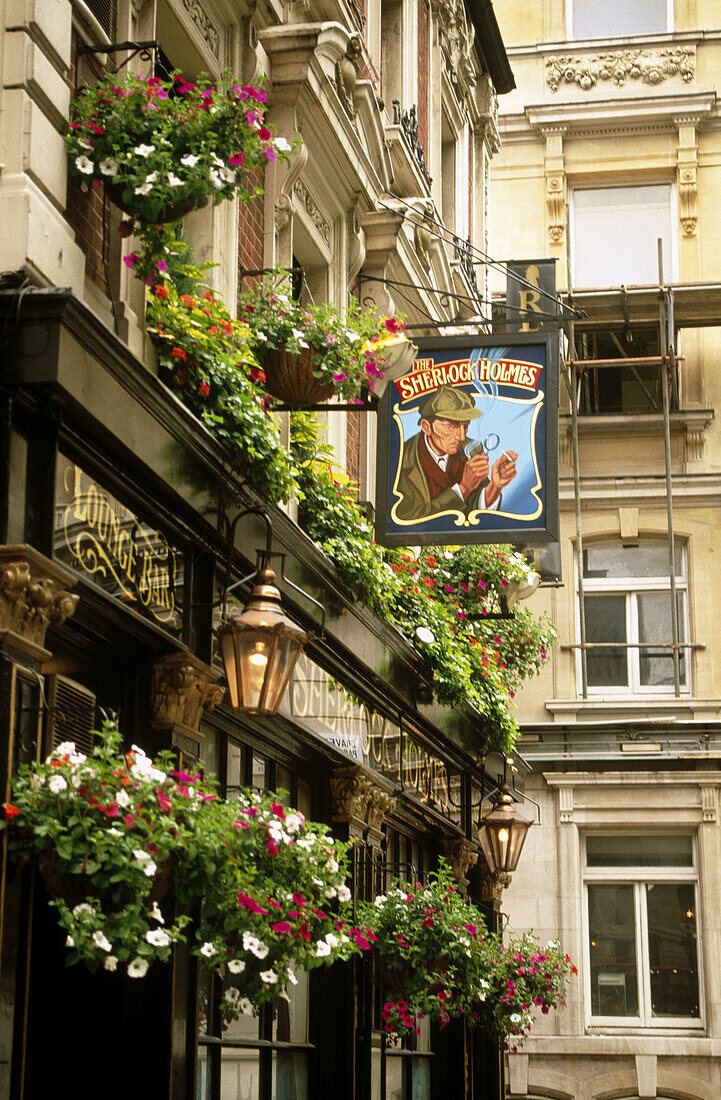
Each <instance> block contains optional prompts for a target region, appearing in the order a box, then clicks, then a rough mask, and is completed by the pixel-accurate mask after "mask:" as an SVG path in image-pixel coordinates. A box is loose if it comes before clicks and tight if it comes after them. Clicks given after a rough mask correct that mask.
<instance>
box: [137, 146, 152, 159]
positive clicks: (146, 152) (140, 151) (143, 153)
mask: <svg viewBox="0 0 721 1100" xmlns="http://www.w3.org/2000/svg"><path fill="white" fill-rule="evenodd" d="M133 152H134V153H136V154H137V156H139V157H149V156H150V154H151V153H154V152H155V146H154V145H136V146H135V149H134V150H133Z"/></svg>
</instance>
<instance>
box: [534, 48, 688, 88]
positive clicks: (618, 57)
mask: <svg viewBox="0 0 721 1100" xmlns="http://www.w3.org/2000/svg"><path fill="white" fill-rule="evenodd" d="M675 76H679V77H681V79H682V80H683V81H684V82H685V83H686V84H690V83H691V82H692V81H693V80H695V79H696V50H695V48H694V47H693V46H674V47H671V48H669V49H665V50H614V51H611V52H608V53H599V54H584V55H582V56H578V57H573V56H572V55H566V56H564V57H549V58H548V59H547V60H546V83H547V84H548V87H549V88H550V89H551V91H552V92H557V91H558V89H559V88H560V87H561V85H563V84H576V85H578V87H579V88H581V89H582V91H584V92H587V91H590V90H591V88H594V87H595V86H596V84H597V83H598V82H599V81H609V82H611V83H613V84H615V85H616V86H617V87H619V88H620V87H623V85H624V84H626V82H627V81H634V80H635V81H638V82H640V83H641V84H649V85H651V86H653V85H656V84H663V83H664V81H666V80H669V79H670V78H671V77H675Z"/></svg>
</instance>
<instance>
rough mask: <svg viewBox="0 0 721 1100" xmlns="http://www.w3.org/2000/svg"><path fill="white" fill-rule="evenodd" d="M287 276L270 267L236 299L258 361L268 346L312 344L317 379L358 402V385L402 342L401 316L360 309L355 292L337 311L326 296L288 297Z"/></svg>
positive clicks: (377, 373) (295, 349)
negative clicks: (307, 300) (311, 300)
mask: <svg viewBox="0 0 721 1100" xmlns="http://www.w3.org/2000/svg"><path fill="white" fill-rule="evenodd" d="M287 280H288V276H287V273H286V272H285V271H283V270H282V269H281V268H276V269H275V270H274V271H273V272H272V273H270V274H269V275H266V276H264V278H263V280H262V282H261V283H260V284H259V285H258V286H257V287H256V288H255V289H253V290H250V291H247V292H246V293H245V294H242V295H241V297H240V299H239V302H238V306H239V313H240V315H241V316H244V317H245V320H246V322H247V324H248V326H249V328H250V329H251V338H250V339H251V346H252V348H253V350H254V351H255V352H256V354H257V355H258V356H259V357H260V359H261V362H263V361H264V360H265V359H266V358H267V354H268V351H269V350H273V349H280V348H283V349H285V350H286V351H287V352H290V353H291V354H292V355H299V354H301V353H302V352H303V351H307V350H312V356H313V375H314V377H315V378H316V379H317V380H318V382H319V383H320V384H321V385H327V386H328V387H329V388H331V389H332V390H334V391H335V392H336V393H338V394H341V395H342V396H344V397H347V398H349V399H351V400H352V399H356V400H358V401H359V402H360V398H359V397H358V395H359V393H360V390H361V386H363V385H365V386H368V388H369V389H370V390H371V392H372V391H373V389H374V388H375V383H376V380H377V379H379V378H383V375H384V369H385V368H386V364H387V362H388V361H389V359H390V358H391V357H392V356H393V355H394V353H395V351H396V350H398V349H399V348H401V347H403V346H404V345H405V344H406V343H407V341H406V338H405V336H404V335H403V331H404V329H405V323H404V321H403V320H400V319H398V318H396V317H384V316H382V315H381V314H380V313H378V312H377V311H376V310H368V309H363V308H362V307H361V305H360V303H359V302H358V301H357V300H356V299H355V298H351V300H350V302H349V303H348V306H347V308H346V309H345V310H343V311H340V310H338V309H336V307H335V306H333V305H331V304H330V303H328V302H325V303H323V304H322V305H317V306H316V305H309V306H308V307H306V306H303V305H301V303H300V302H298V301H295V300H294V299H293V298H291V296H290V294H289V293H288V287H287Z"/></svg>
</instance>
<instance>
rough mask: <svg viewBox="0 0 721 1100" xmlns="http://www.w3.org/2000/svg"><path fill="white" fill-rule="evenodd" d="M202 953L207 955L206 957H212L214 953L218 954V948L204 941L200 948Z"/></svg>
mask: <svg viewBox="0 0 721 1100" xmlns="http://www.w3.org/2000/svg"><path fill="white" fill-rule="evenodd" d="M200 954H201V955H205V957H206V959H212V958H213V956H214V955H217V954H218V949H217V947H215V945H214V944H212V943H204V944H203V946H202V947H201V949H200Z"/></svg>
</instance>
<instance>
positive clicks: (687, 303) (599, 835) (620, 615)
mask: <svg viewBox="0 0 721 1100" xmlns="http://www.w3.org/2000/svg"><path fill="white" fill-rule="evenodd" d="M499 19H500V21H501V25H502V29H503V32H504V35H505V36H506V41H507V43H508V44H509V55H510V57H511V60H512V64H513V68H514V73H515V75H516V78H517V82H518V88H517V91H515V92H514V93H513V94H512V95H510V96H508V97H506V98H505V99H504V100H503V104H502V109H501V118H500V122H499V130H500V133H501V138H502V150H501V153H500V154H499V156H498V158H497V159H496V160H495V161H494V166H493V183H492V195H493V202H494V226H493V233H492V251H494V252H495V254H499V255H514V256H528V257H535V258H545V259H555V261H556V264H555V268H556V274H557V284H558V286H559V288H561V289H562V290H563V291H564V293H563V295H562V296H563V297H564V300H565V301H566V302H568V303H570V304H572V305H573V306H574V307H576V308H577V309H578V310H579V311H581V312H580V313H579V314H578V315H577V316H576V319H575V324H574V326H573V328H574V331H573V333H570V332H569V331H567V333H566V339H565V341H564V355H565V360H566V362H567V364H568V371H569V379H570V385H571V387H572V389H573V392H574V393H575V400H576V403H577V405H576V407H577V413H578V416H577V436H576V439H577V452H578V467H577V470H578V475H579V486H578V489H579V492H578V493H577V492H576V488H575V485H574V428H573V417H572V409H571V400H570V399H569V396H568V391H566V392H565V393H564V394H563V400H562V403H561V409H560V432H559V438H560V456H559V459H560V475H561V486H560V495H561V543H560V553H559V555H558V556H557V561H556V562H555V563H554V565H553V568H552V569H551V572H554V571H555V573H556V574H559V575H560V577H561V582H560V584H559V585H558V586H557V587H553V586H551V585H549V587H547V588H545V589H544V591H543V592H542V593H541V595H540V596H537V597H536V599H535V605H536V609H540V607H541V606H542V605H543V606H545V608H546V610H547V611H548V613H549V614H550V615H551V617H552V619H553V621H554V623H555V625H556V627H557V628H558V632H559V643H558V645H557V647H556V648H555V651H554V653H553V656H552V659H551V661H550V662H549V665H548V667H547V668H546V669H545V670H544V672H543V673H542V675H541V676H540V677H539V679H538V680H537V681H535V682H533V683H531V684H529V685H527V686H526V687H525V688H524V690H523V691H522V693H521V696H520V701H519V718H520V721H521V724H522V732H523V736H522V740H521V743H520V748H521V752H522V753H523V755H524V756H525V758H526V759H527V760H528V761H529V763H530V764H531V765H532V775H531V776H529V778H528V781H527V787H526V789H527V791H528V793H529V795H531V796H532V797H533V798H534V799H535V800H536V801H537V802H538V803H539V814H540V827H536V828H534V829H532V830H531V833H530V835H529V840H528V843H527V847H526V850H525V852H524V859H523V861H522V864H521V866H520V867H519V871H518V873H517V875H516V876H514V880H513V883H512V884H511V886H510V888H509V890H508V892H507V895H506V896H507V906H508V912H509V921H510V924H511V926H513V927H516V928H528V927H533V928H534V929H535V930H536V931H537V932H538V933H540V934H542V935H543V936H545V937H547V938H549V939H551V938H556V937H560V938H561V941H562V944H563V946H564V948H565V950H566V951H567V952H568V953H569V954H570V955H571V956H572V957H573V959H574V960H575V961H576V962H577V964H578V969H579V977H578V980H577V981H576V983H575V985H574V987H573V990H572V994H571V996H570V998H569V1004H568V1008H567V1010H566V1012H565V1013H563V1014H558V1016H557V1018H556V1019H555V1020H554V1021H553V1022H551V1021H550V1020H548V1021H546V1020H542V1021H541V1023H540V1026H539V1029H538V1031H537V1032H535V1033H534V1035H533V1036H532V1038H530V1039H529V1040H528V1041H527V1042H526V1043H525V1044H524V1046H523V1048H522V1050H520V1051H519V1052H517V1053H513V1054H511V1055H510V1057H509V1078H508V1086H507V1089H508V1095H509V1096H511V1097H518V1098H520V1097H526V1098H528V1100H530V1098H534V1100H536V1098H538V1097H541V1096H543V1097H554V1098H559V1100H560V1098H564V1100H565V1098H569V1100H570V1098H573V1100H600V1098H601V1097H611V1096H613V1097H618V1098H621V1097H623V1098H624V1100H631V1098H632V1100H637V1098H644V1100H645V1098H646V1097H659V1098H665V1100H670V1098H676V1097H684V1098H688V1100H691V1098H693V1100H710V1098H711V1097H715V1096H717V1095H719V1092H720V1091H721V1077H720V1076H719V1064H720V1063H719V1050H720V1049H721V1048H720V1046H719V1043H720V1042H721V1017H720V1015H719V1001H720V1000H721V986H719V981H718V967H717V966H716V962H715V958H716V949H717V943H718V937H719V931H720V930H721V926H720V924H719V913H718V896H719V887H720V883H719V827H720V825H719V814H718V792H719V786H720V785H721V771H720V770H719V747H720V741H719V735H720V733H721V724H720V719H721V690H720V688H719V680H718V640H717V636H716V632H715V628H714V625H713V624H714V622H715V621H716V620H717V618H718V614H719V605H718V597H717V593H716V587H715V585H714V583H713V577H714V574H715V564H716V553H717V549H716V542H717V528H718V522H717V516H718V505H719V489H721V481H720V480H719V478H720V475H721V435H720V434H719V426H718V418H717V416H716V409H717V408H718V403H719V397H720V396H721V394H720V391H719V382H718V372H717V371H716V369H715V364H716V361H717V358H718V354H719V350H720V349H721V336H720V334H719V327H718V326H719V324H721V310H720V309H719V296H718V283H719V280H720V279H721V265H720V264H719V256H718V248H717V240H718V217H717V214H716V207H717V204H718V198H719V194H720V193H721V158H720V154H721V125H720V123H719V115H718V101H717V95H718V89H719V83H718V73H719V61H720V59H721V33H720V32H719V12H718V8H717V5H715V4H713V3H710V2H704V0H698V2H696V3H691V2H687V0H674V2H669V3H667V2H666V0H659V2H655V0H649V2H648V3H638V4H627V5H621V4H595V3H591V2H588V0H565V2H564V0H550V2H548V3H544V4H538V5H531V6H529V5H527V4H521V3H515V2H514V0H507V2H506V3H505V4H503V5H502V6H501V5H499ZM659 240H660V241H661V253H662V269H661V270H660V269H659V246H658V241H659ZM660 286H663V287H664V288H665V290H664V292H663V293H661V292H660V290H659V287H660ZM496 291H497V293H498V294H499V295H501V296H502V295H503V293H504V288H502V287H501V286H500V284H499V285H498V286H497V287H496ZM660 306H661V309H662V311H665V313H664V314H662V316H661V317H660V313H659V307H660ZM669 311H671V312H672V317H671V321H670V324H669V317H668V313H669ZM531 325H532V326H533V322H531ZM571 335H572V336H573V338H574V340H573V345H572V344H571V342H570V340H569V339H568V337H569V336H571ZM664 356H665V358H664ZM572 361H575V362H572ZM664 386H667V387H668V389H667V392H668V395H669V430H668V442H667V446H665V442H664V416H663V404H664V402H663V387H664ZM562 392H563V391H562ZM666 455H668V477H669V479H670V483H671V486H672V493H671V497H672V508H671V509H670V511H669V509H668V496H669V494H668V493H667V463H666ZM577 497H578V500H579V501H580V507H579V509H578V511H579V520H580V522H579V523H577V520H576V499H577ZM670 523H671V524H672V526H673V529H674V535H675V538H674V542H675V550H674V557H675V562H674V569H673V573H674V587H675V590H676V604H677V619H676V629H677V635H676V638H675V644H676V645H677V646H678V647H679V648H677V650H676V652H677V653H678V654H679V659H678V668H677V669H676V670H674V658H673V652H674V650H673V648H672V646H673V645H674V624H673V615H672V602H671V601H672V597H671V587H672V586H671V568H670V560H671V559H670V555H669V545H668V531H669V524H670ZM579 532H580V543H579ZM579 549H580V550H581V553H578V551H579ZM581 588H582V590H583V592H582V596H583V600H582V599H581V591H580V589H581ZM582 602H583V608H584V611H583V626H584V628H585V644H586V646H587V647H588V648H586V650H585V651H584V650H582V649H580V648H579V646H580V644H581V642H582V633H581V626H582V619H581V616H582V612H581V603H582ZM584 652H585V654H586V658H585V670H584V667H583V657H582V654H583V653H584ZM584 671H585V683H584ZM675 671H676V672H677V680H676V677H675Z"/></svg>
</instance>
